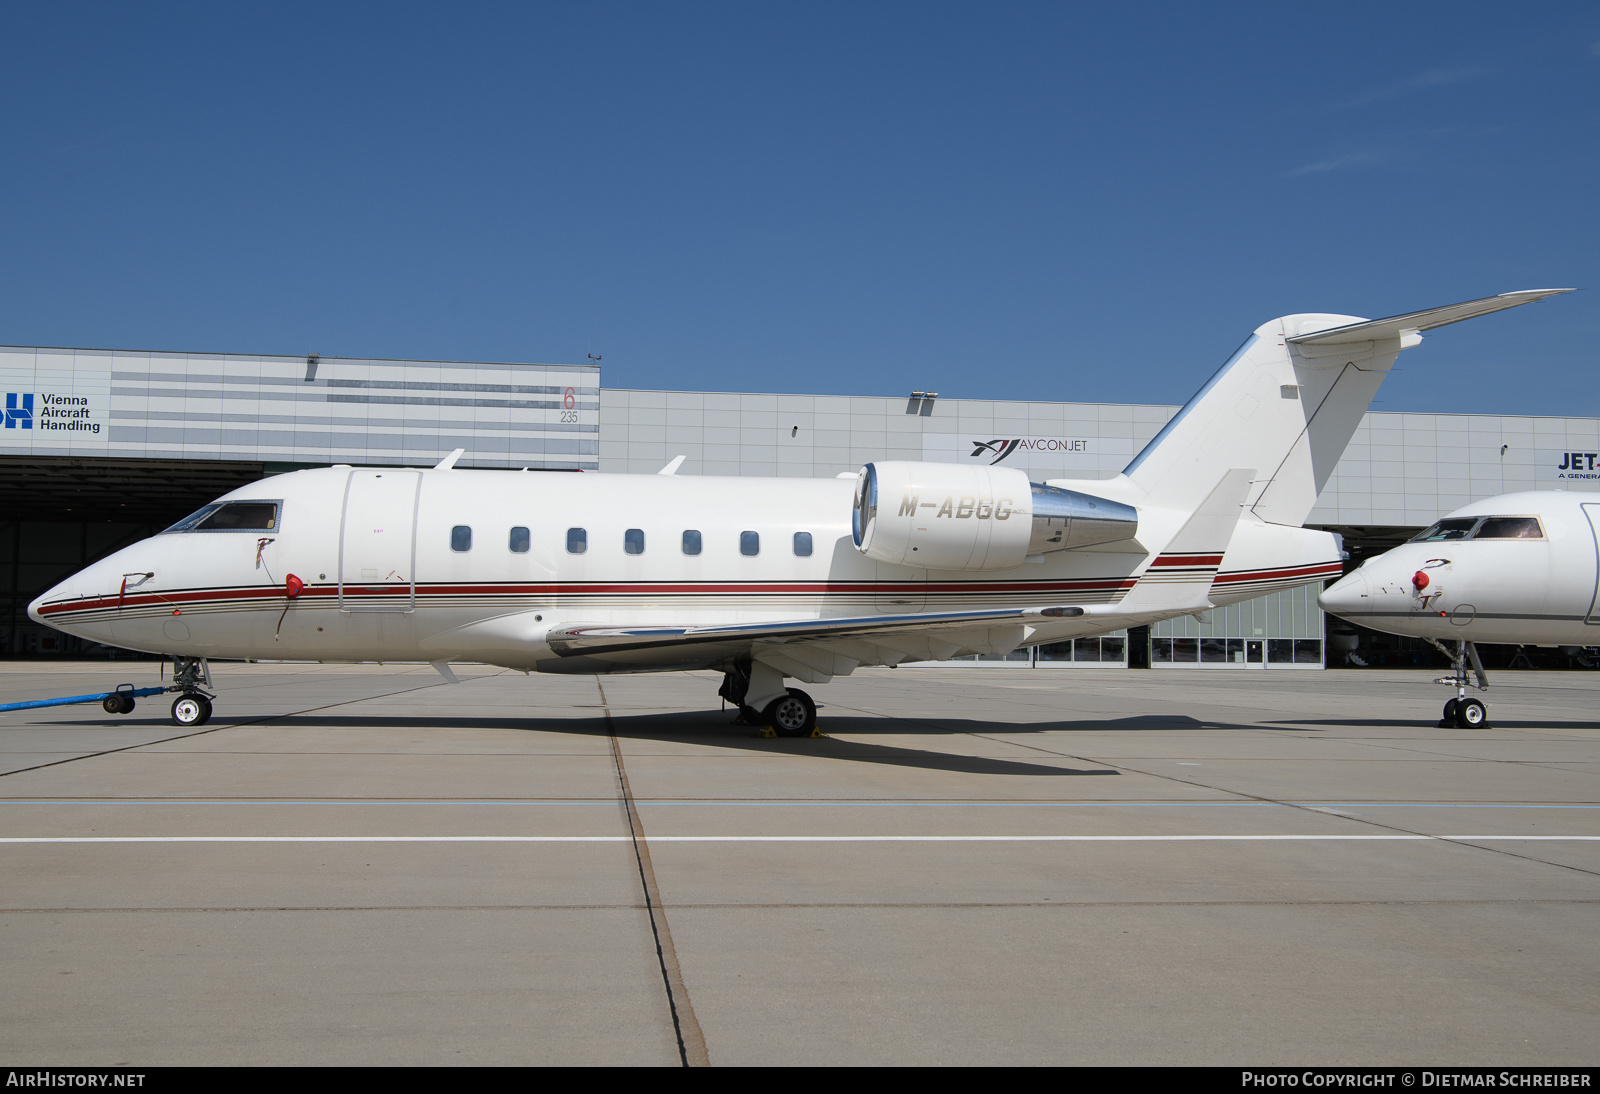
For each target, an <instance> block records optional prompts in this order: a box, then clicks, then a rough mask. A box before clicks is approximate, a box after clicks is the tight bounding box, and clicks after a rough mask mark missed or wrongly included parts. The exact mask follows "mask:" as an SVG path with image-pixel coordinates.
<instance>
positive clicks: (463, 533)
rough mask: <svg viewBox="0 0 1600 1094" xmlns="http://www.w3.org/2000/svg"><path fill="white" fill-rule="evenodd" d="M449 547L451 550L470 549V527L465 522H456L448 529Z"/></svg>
mask: <svg viewBox="0 0 1600 1094" xmlns="http://www.w3.org/2000/svg"><path fill="white" fill-rule="evenodd" d="M450 549H451V550H452V551H470V550H472V529H471V528H468V527H467V526H466V525H465V524H458V525H456V526H455V527H454V528H452V529H450Z"/></svg>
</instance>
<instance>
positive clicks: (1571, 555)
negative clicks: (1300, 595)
mask: <svg viewBox="0 0 1600 1094" xmlns="http://www.w3.org/2000/svg"><path fill="white" fill-rule="evenodd" d="M1597 531H1600V494H1590V493H1580V492H1571V493H1569V492H1567V491H1562V490H1552V491H1527V492H1524V493H1517V494H1504V495H1501V496H1499V497H1494V498H1488V499H1485V500H1483V501H1478V502H1473V503H1472V504H1471V505H1466V506H1463V507H1461V508H1460V509H1457V510H1456V511H1455V512H1453V513H1451V514H1450V515H1449V516H1447V517H1445V518H1443V519H1442V520H1440V521H1439V522H1438V523H1436V524H1435V525H1433V526H1432V527H1431V528H1429V529H1427V530H1425V531H1424V532H1423V533H1422V534H1421V535H1420V536H1418V537H1417V538H1416V539H1413V540H1412V541H1411V542H1410V543H1406V544H1403V545H1402V546H1400V547H1397V548H1395V549H1394V550H1392V551H1388V552H1386V553H1385V554H1382V555H1379V556H1377V557H1375V558H1371V559H1368V560H1367V561H1366V563H1364V564H1363V565H1362V566H1361V567H1360V568H1359V569H1357V570H1355V571H1353V572H1351V573H1350V574H1348V575H1347V576H1346V577H1344V578H1343V579H1341V580H1340V581H1338V582H1337V583H1335V584H1334V585H1332V586H1330V587H1329V588H1328V589H1326V590H1325V591H1324V592H1323V593H1322V595H1321V597H1319V598H1318V604H1320V605H1321V607H1322V610H1323V611H1325V612H1328V613H1329V614H1331V615H1336V616H1339V617H1340V618H1342V619H1347V620H1349V621H1350V622H1352V623H1359V624H1360V625H1361V626H1363V627H1369V628H1371V629H1373V630H1377V631H1384V632H1386V633H1389V634H1402V635H1409V636H1413V637H1417V638H1432V639H1436V640H1447V639H1448V640H1464V641H1468V642H1491V643H1496V642H1498V643H1514V644H1526V645H1580V646H1582V645H1594V644H1595V643H1597V642H1600V610H1597V609H1600V605H1597V603H1596V594H1597V591H1600V586H1597V582H1600V546H1597V545H1600V539H1597Z"/></svg>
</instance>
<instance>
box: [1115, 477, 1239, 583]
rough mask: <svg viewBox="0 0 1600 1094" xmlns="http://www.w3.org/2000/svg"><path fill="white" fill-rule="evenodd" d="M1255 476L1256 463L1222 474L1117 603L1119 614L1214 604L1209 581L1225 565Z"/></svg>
mask: <svg viewBox="0 0 1600 1094" xmlns="http://www.w3.org/2000/svg"><path fill="white" fill-rule="evenodd" d="M1255 477H1256V473H1255V469H1254V468H1246V467H1235V468H1232V469H1230V470H1229V471H1228V473H1227V474H1225V475H1223V476H1222V481H1221V482H1219V483H1217V485H1216V486H1215V487H1213V488H1212V490H1211V493H1210V494H1207V495H1206V500H1205V501H1203V502H1201V503H1200V505H1199V506H1198V507H1197V508H1196V509H1195V511H1194V512H1193V513H1192V514H1190V516H1189V519H1188V520H1187V521H1186V522H1184V525H1183V527H1182V528H1180V529H1178V534H1177V535H1175V536H1173V537H1172V541H1171V542H1170V543H1168V544H1167V545H1166V547H1165V548H1163V549H1162V551H1161V553H1160V554H1159V555H1157V556H1156V557H1155V558H1154V559H1152V560H1151V562H1150V565H1149V567H1148V568H1146V570H1145V572H1144V573H1143V574H1142V575H1141V576H1140V577H1139V580H1138V582H1137V583H1136V584H1135V585H1134V586H1133V588H1132V589H1129V590H1128V594H1127V595H1126V596H1124V597H1123V598H1122V599H1121V600H1120V601H1119V602H1118V603H1117V610H1118V612H1119V613H1123V612H1129V611H1136V612H1165V611H1175V610H1177V609H1180V608H1182V609H1186V610H1187V611H1196V610H1200V609H1204V608H1209V607H1211V606H1212V605H1211V601H1210V599H1209V595H1208V594H1209V593H1210V591H1211V582H1212V579H1214V578H1215V577H1216V576H1217V570H1218V569H1219V568H1220V567H1221V566H1222V556H1223V555H1225V554H1226V553H1227V551H1228V541H1229V540H1231V539H1232V538H1233V530H1234V528H1235V527H1236V526H1237V525H1238V523H1239V515H1240V513H1242V512H1243V511H1244V501H1245V498H1246V497H1247V496H1248V495H1249V493H1250V484H1251V483H1252V482H1253V481H1254V479H1255Z"/></svg>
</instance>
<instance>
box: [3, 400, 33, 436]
mask: <svg viewBox="0 0 1600 1094" xmlns="http://www.w3.org/2000/svg"><path fill="white" fill-rule="evenodd" d="M19 400H20V405H19ZM19 427H20V428H22V429H32V428H33V396H32V395H18V394H17V393H16V392H14V391H8V392H6V428H7V429H17V428H19Z"/></svg>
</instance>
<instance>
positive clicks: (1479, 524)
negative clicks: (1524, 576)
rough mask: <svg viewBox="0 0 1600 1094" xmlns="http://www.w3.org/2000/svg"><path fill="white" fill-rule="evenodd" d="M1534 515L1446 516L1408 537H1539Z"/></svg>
mask: <svg viewBox="0 0 1600 1094" xmlns="http://www.w3.org/2000/svg"><path fill="white" fill-rule="evenodd" d="M1543 538H1544V528H1543V527H1542V526H1540V524H1539V518H1538V517H1447V518H1446V519H1444V520H1441V521H1439V522H1438V523H1437V524H1434V525H1433V526H1432V527H1430V528H1429V529H1428V530H1427V531H1425V532H1423V533H1422V534H1421V535H1418V536H1416V537H1415V538H1414V539H1412V541H1411V542H1412V543H1427V542H1430V541H1434V540H1446V539H1543Z"/></svg>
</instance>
